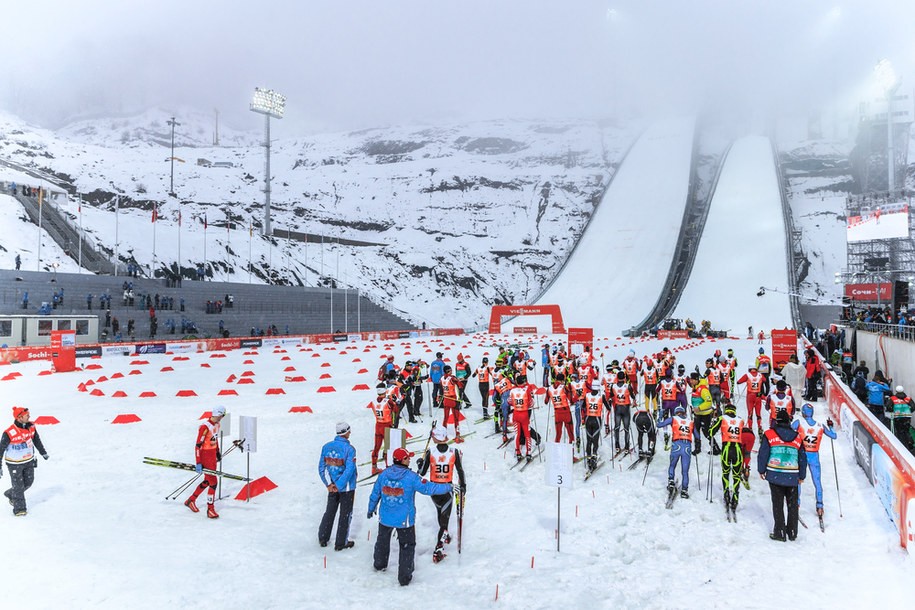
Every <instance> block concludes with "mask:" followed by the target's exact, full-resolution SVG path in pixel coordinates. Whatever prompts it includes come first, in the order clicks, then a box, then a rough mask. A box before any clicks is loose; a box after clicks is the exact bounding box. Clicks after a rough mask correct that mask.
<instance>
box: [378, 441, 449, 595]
mask: <svg viewBox="0 0 915 610" xmlns="http://www.w3.org/2000/svg"><path fill="white" fill-rule="evenodd" d="M413 455H414V454H413V453H410V452H409V451H407V450H406V449H404V448H403V447H398V448H397V449H395V450H394V453H393V454H392V458H393V460H394V463H393V464H391V465H390V466H388V467H387V468H385V469H384V471H382V473H381V474H380V475H378V479H376V480H375V485H374V486H373V487H372V494H371V495H370V496H369V507H368V518H369V519H371V518H372V517H374V516H375V511H376V510H377V511H378V537H377V539H376V540H375V551H374V553H373V557H372V566H373V567H374V568H375V569H376V570H378V571H382V570H384V569H386V568H387V567H388V558H389V557H390V555H391V533H392V532H393V531H394V530H395V529H396V530H397V541H398V543H399V544H400V557H399V559H398V566H397V580H398V582H399V583H400V586H402V587H405V586H407V585H409V584H410V581H411V580H413V567H414V561H413V560H414V556H415V554H416V526H415V523H416V501H415V495H416V492H419V493H421V494H424V495H427V496H433V495H440V494H446V493H450V492H451V489H452V487H451V485H450V484H448V483H433V482H431V481H430V482H426V481H423V479H422V478H421V477H420V476H419V475H418V474H416V473H415V472H413V471H412V470H410V458H411V457H413Z"/></svg>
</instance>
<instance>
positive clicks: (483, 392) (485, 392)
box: [480, 381, 489, 415]
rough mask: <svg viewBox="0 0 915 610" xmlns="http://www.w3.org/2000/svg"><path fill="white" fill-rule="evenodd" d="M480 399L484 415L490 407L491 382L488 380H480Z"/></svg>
mask: <svg viewBox="0 0 915 610" xmlns="http://www.w3.org/2000/svg"><path fill="white" fill-rule="evenodd" d="M480 400H481V401H482V403H483V415H486V413H487V410H488V409H489V382H488V381H481V382H480Z"/></svg>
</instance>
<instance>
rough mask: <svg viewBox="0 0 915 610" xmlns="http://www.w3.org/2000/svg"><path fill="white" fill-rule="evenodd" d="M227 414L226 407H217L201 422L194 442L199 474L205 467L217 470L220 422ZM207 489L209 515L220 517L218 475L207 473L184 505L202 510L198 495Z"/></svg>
mask: <svg viewBox="0 0 915 610" xmlns="http://www.w3.org/2000/svg"><path fill="white" fill-rule="evenodd" d="M225 416H226V408H225V407H222V406H220V407H216V408H215V409H213V412H212V413H211V414H210V417H209V418H208V419H207V420H206V421H205V422H203V423H202V424H200V428H199V429H198V431H197V442H196V443H195V444H194V455H195V458H196V461H197V474H200V473H201V472H203V469H204V468H206V469H207V470H216V467H217V462H219V461H220V460H221V459H222V452H221V451H220V450H219V422H221V421H222V418H223V417H225ZM205 489H206V490H207V517H209V518H210V519H218V518H219V515H218V514H217V513H216V508H215V507H214V502H216V475H214V474H206V475H204V477H203V482H202V483H201V484H200V485H198V486H197V489H195V490H194V493H192V494H191V497H189V498H188V499H187V501H185V503H184V505H185V506H187V507H188V508H189V509H191V511H193V512H195V513H196V512H200V509H199V508H197V504H195V502H196V501H197V496H199V495H200V494H201V493H202V492H203V490H205Z"/></svg>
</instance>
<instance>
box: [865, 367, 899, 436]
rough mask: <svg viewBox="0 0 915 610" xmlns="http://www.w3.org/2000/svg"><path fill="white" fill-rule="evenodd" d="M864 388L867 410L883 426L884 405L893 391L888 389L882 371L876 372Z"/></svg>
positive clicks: (888, 386) (884, 420) (884, 419)
mask: <svg viewBox="0 0 915 610" xmlns="http://www.w3.org/2000/svg"><path fill="white" fill-rule="evenodd" d="M890 381H892V380H890ZM865 387H866V388H867V408H868V409H870V412H871V413H873V414H874V416H875V417H876V418H877V419H879V420H880V421H882V422H883V423H884V424H885V423H886V418H885V417H884V403H885V402H886V398H887V397H888V396H892V395H893V390H891V389H890V385H889V383H887V381H886V378H885V377H884V376H883V371H876V372H875V373H874V378H873V380H871V381H869V382H868V383H867V385H866V386H865Z"/></svg>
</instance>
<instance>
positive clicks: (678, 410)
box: [674, 405, 686, 415]
mask: <svg viewBox="0 0 915 610" xmlns="http://www.w3.org/2000/svg"><path fill="white" fill-rule="evenodd" d="M674 415H686V409H684V408H683V407H682V405H681V406H678V407H677V408H676V409H674Z"/></svg>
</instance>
